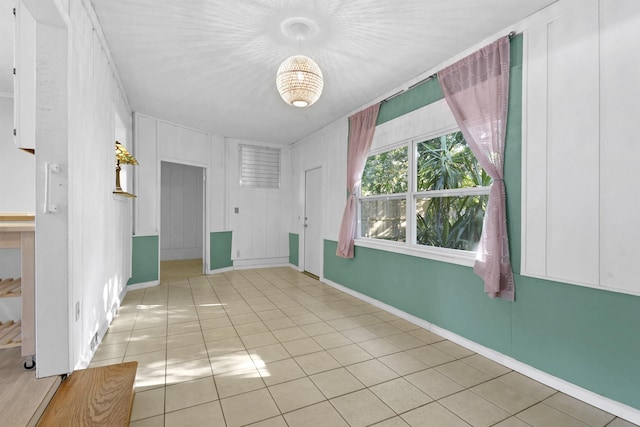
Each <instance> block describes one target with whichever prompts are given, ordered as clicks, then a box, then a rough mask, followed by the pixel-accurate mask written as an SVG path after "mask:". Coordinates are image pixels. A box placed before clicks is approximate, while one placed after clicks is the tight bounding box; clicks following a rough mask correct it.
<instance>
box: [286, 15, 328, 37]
mask: <svg viewBox="0 0 640 427" xmlns="http://www.w3.org/2000/svg"><path fill="white" fill-rule="evenodd" d="M280 31H282V34H284V35H285V36H287V37H289V38H290V39H293V40H298V41H300V40H312V39H314V38H315V37H316V36H317V35H318V33H319V32H320V29H319V28H318V24H316V22H315V21H314V20H312V19H309V18H303V17H301V16H295V17H291V18H287V19H285V20H284V21H282V23H281V24H280Z"/></svg>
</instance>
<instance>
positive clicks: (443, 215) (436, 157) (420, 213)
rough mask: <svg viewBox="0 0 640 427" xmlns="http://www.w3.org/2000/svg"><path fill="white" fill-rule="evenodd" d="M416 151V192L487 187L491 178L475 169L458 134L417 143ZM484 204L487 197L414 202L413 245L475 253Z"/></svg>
mask: <svg viewBox="0 0 640 427" xmlns="http://www.w3.org/2000/svg"><path fill="white" fill-rule="evenodd" d="M417 148H418V158H417V190H418V191H419V192H420V191H430V190H448V189H454V188H463V187H478V186H488V185H489V184H490V183H491V177H490V176H489V175H488V174H487V173H486V172H485V171H484V170H483V169H482V168H481V167H480V166H479V165H478V162H477V160H476V158H475V156H474V155H473V153H472V152H471V149H470V148H469V146H468V145H467V143H466V141H465V140H464V137H463V136H462V132H454V133H450V134H448V135H443V136H441V137H439V138H434V139H430V140H428V141H424V142H421V143H419V144H418V146H417ZM425 196H426V195H425ZM487 201H488V196H487V195H466V196H443V197H428V196H427V197H419V198H417V200H416V243H418V244H419V245H428V246H437V247H443V248H451V249H462V250H467V251H470V250H475V249H476V246H477V244H478V241H479V240H480V234H481V233H482V221H483V218H484V211H485V209H486V207H487Z"/></svg>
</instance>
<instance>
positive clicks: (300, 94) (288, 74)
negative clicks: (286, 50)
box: [276, 55, 324, 107]
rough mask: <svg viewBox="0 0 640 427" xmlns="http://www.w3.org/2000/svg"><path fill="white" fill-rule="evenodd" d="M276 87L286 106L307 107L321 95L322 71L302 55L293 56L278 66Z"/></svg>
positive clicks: (311, 60)
mask: <svg viewBox="0 0 640 427" xmlns="http://www.w3.org/2000/svg"><path fill="white" fill-rule="evenodd" d="M276 86H277V87H278V92H280V96H281V97H282V99H284V102H286V103H287V104H289V105H293V106H295V107H308V106H309V105H312V104H313V103H314V102H316V101H317V100H318V99H319V98H320V95H321V94H322V87H323V86H324V81H323V78H322V71H321V70H320V67H318V64H316V63H315V61H314V60H313V59H311V58H309V57H307V56H304V55H294V56H291V57H289V58H287V59H285V60H284V62H283V63H282V64H280V67H279V68H278V74H277V76H276Z"/></svg>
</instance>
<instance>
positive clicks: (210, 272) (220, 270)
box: [207, 267, 234, 275]
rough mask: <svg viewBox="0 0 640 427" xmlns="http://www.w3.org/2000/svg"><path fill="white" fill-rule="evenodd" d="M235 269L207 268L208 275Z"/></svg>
mask: <svg viewBox="0 0 640 427" xmlns="http://www.w3.org/2000/svg"><path fill="white" fill-rule="evenodd" d="M233 270H234V268H233V267H224V268H216V269H215V270H207V275H211V274H219V273H224V272H227V271H233Z"/></svg>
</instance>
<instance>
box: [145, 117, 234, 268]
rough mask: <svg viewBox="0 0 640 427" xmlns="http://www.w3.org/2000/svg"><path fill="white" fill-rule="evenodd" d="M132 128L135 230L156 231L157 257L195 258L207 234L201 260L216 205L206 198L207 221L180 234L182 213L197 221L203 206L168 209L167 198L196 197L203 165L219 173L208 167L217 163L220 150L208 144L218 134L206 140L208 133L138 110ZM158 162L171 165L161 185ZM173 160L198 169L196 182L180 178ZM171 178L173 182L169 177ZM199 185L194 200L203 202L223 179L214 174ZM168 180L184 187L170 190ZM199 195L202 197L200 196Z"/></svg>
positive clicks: (215, 213)
mask: <svg viewBox="0 0 640 427" xmlns="http://www.w3.org/2000/svg"><path fill="white" fill-rule="evenodd" d="M135 129H136V138H135V144H134V147H135V149H134V153H133V154H134V155H135V156H136V158H137V159H138V163H139V165H138V166H136V167H135V169H134V173H135V186H134V187H135V193H136V196H137V198H136V201H135V221H134V222H135V224H134V233H135V234H136V235H138V236H144V235H160V236H161V239H160V240H161V248H162V250H161V254H160V257H161V259H186V258H199V257H201V256H202V244H203V243H202V242H203V240H204V239H206V240H204V243H205V252H206V256H205V261H206V260H207V257H208V253H209V252H208V248H207V245H208V242H209V240H208V233H209V231H210V230H211V228H210V224H211V218H212V217H213V216H214V215H215V216H216V217H217V216H219V215H220V213H219V212H220V210H219V209H211V208H210V207H209V205H208V204H207V207H208V208H209V212H207V213H206V215H207V222H206V224H205V225H206V226H205V227H202V226H200V228H199V231H196V232H194V231H193V230H191V229H188V230H186V234H185V229H184V228H183V227H182V224H183V222H182V220H183V219H185V215H186V219H187V221H197V222H198V223H199V224H202V208H201V207H200V208H198V209H197V210H198V212H199V213H198V214H197V216H194V215H192V214H193V212H192V209H188V210H187V211H185V210H179V211H180V212H178V209H177V207H176V208H175V209H169V206H171V205H173V204H174V203H173V202H170V200H171V199H174V200H175V201H176V203H178V202H177V200H178V198H181V199H182V202H184V201H185V200H192V199H193V200H192V201H193V203H195V196H196V193H198V194H200V196H201V195H202V185H203V183H202V169H201V168H204V170H205V175H206V176H207V177H209V175H210V174H212V173H213V175H212V177H215V178H218V174H217V171H212V169H211V167H210V165H211V164H212V163H213V164H216V165H217V164H218V163H219V160H218V157H220V156H221V153H220V152H214V151H213V150H211V146H212V144H215V142H216V141H217V139H216V138H213V139H212V142H210V141H209V134H207V133H206V132H202V131H199V130H197V129H191V128H188V127H184V126H180V125H178V124H175V123H170V122H167V121H164V120H159V119H156V118H154V117H149V116H146V115H144V114H139V113H136V114H135ZM162 162H167V163H162ZM161 163H162V164H163V165H168V166H167V168H169V170H170V171H171V172H170V174H171V175H170V176H169V175H168V176H166V177H165V178H164V179H166V180H167V184H168V185H167V186H166V188H165V186H163V185H162V180H163V178H162V177H161V174H162V172H161ZM172 164H175V166H176V167H178V168H179V167H180V166H182V165H183V166H193V167H194V168H193V169H195V170H197V171H199V172H198V174H199V180H198V182H197V183H196V182H195V181H194V180H196V178H195V176H194V175H193V174H192V175H189V176H188V177H186V179H187V181H185V175H184V174H183V172H184V169H182V172H178V170H177V169H176V170H173V169H171V168H172V166H171V165H172ZM179 175H180V177H179ZM172 181H173V183H171V182H172ZM204 185H205V188H206V191H205V197H204V200H201V201H200V202H199V203H203V202H204V203H207V202H208V197H207V196H206V194H208V193H209V192H210V191H214V192H217V193H219V192H220V191H219V190H217V187H219V186H223V183H221V182H220V181H219V180H216V179H207V181H206V183H205V184H204ZM172 186H182V187H183V188H184V189H186V190H187V191H186V193H184V192H180V191H178V190H177V189H176V191H175V192H173V193H172V192H171V188H172ZM195 186H197V189H196V188H195ZM163 188H165V190H166V191H167V193H166V194H163V193H162V189H163ZM185 197H187V199H185ZM200 198H201V199H202V196H201V197H200ZM188 203H191V202H188ZM200 206H202V205H200ZM165 208H166V209H165ZM196 234H197V236H196ZM197 242H199V243H197ZM159 250H160V248H159ZM196 252H198V254H197V255H195V254H196Z"/></svg>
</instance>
